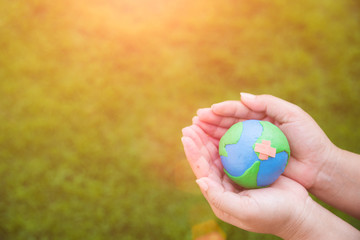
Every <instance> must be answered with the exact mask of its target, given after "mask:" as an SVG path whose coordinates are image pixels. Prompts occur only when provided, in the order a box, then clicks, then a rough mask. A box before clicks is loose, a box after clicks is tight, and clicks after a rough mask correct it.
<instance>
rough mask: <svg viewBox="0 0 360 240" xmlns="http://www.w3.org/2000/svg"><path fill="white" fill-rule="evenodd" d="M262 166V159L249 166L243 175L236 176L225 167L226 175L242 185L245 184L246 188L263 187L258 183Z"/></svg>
mask: <svg viewBox="0 0 360 240" xmlns="http://www.w3.org/2000/svg"><path fill="white" fill-rule="evenodd" d="M259 168H260V161H256V162H254V164H253V165H252V166H251V167H250V168H248V169H247V170H246V171H245V172H244V173H243V175H241V176H238V177H234V176H231V175H230V174H229V173H228V172H227V171H226V170H225V169H224V171H225V173H226V175H228V176H229V178H230V179H231V180H233V181H234V182H236V183H237V184H239V185H240V186H243V187H245V188H261V187H260V186H258V185H257V176H258V172H259Z"/></svg>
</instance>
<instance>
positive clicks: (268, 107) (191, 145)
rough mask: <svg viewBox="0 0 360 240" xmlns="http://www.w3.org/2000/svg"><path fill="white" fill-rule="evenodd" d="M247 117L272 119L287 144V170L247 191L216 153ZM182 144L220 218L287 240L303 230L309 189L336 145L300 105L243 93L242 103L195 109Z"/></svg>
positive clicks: (310, 208) (308, 210)
mask: <svg viewBox="0 0 360 240" xmlns="http://www.w3.org/2000/svg"><path fill="white" fill-rule="evenodd" d="M248 119H258V120H266V121H270V122H272V123H274V124H275V125H277V126H278V127H279V128H280V129H281V130H282V131H283V132H284V134H285V135H286V137H287V138H288V141H289V144H290V149H291V157H290V159H289V163H288V165H287V167H286V169H285V172H284V173H283V175H282V176H280V177H279V179H278V180H277V181H276V182H275V183H273V184H272V185H271V186H269V187H267V188H263V189H254V190H246V189H242V188H240V187H239V186H237V185H235V184H233V183H232V182H231V180H230V179H229V178H228V177H227V176H226V175H225V174H224V171H223V168H222V165H221V161H220V157H219V153H218V143H219V140H220V138H221V137H222V136H223V135H224V133H225V132H226V131H227V130H228V129H229V127H231V126H232V125H233V124H235V123H236V122H239V121H244V120H248ZM182 142H183V145H184V149H185V154H186V157H187V159H188V161H189V163H190V165H191V168H192V170H193V172H194V174H195V176H196V178H197V183H198V185H199V186H200V189H201V191H202V193H203V195H204V196H205V198H206V199H207V201H208V202H209V204H210V206H211V208H212V209H213V211H214V213H215V215H216V216H217V217H219V218H220V219H221V220H223V221H225V222H228V223H230V224H232V225H235V226H237V227H239V228H242V229H245V230H248V231H254V232H260V233H271V234H275V235H278V236H280V237H283V238H287V239H291V238H294V239H295V238H300V237H301V236H303V237H304V236H305V235H306V234H307V233H306V231H307V230H306V228H302V227H301V226H302V225H304V222H306V219H307V218H308V215H309V214H311V212H313V208H314V206H315V203H314V201H313V200H312V199H311V198H310V196H309V194H308V191H307V190H309V191H311V189H312V188H316V187H317V186H316V185H317V182H318V177H319V174H320V173H321V171H322V169H323V168H324V167H325V165H326V164H327V159H329V158H330V157H331V156H332V155H333V154H334V153H335V152H336V149H337V148H336V147H335V146H334V145H333V144H332V143H331V141H330V140H329V139H328V138H327V136H326V135H325V133H324V132H323V131H322V130H321V128H320V127H319V126H318V125H317V124H316V122H315V121H314V120H313V119H312V118H311V117H310V116H309V115H308V114H307V113H305V112H304V111H303V110H302V109H301V108H299V107H298V106H296V105H294V104H291V103H289V102H286V101H284V100H281V99H279V98H276V97H273V96H269V95H259V96H254V95H251V94H241V101H226V102H222V103H218V104H214V105H212V106H211V108H205V109H199V110H198V112H197V116H196V117H194V118H193V125H191V126H189V127H186V128H184V129H183V137H182ZM302 229H304V231H303V232H302Z"/></svg>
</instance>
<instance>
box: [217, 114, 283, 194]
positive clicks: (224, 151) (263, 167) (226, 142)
mask: <svg viewBox="0 0 360 240" xmlns="http://www.w3.org/2000/svg"><path fill="white" fill-rule="evenodd" d="M219 154H220V158H221V162H222V164H223V167H224V171H225V173H226V174H227V175H228V176H229V177H230V179H231V180H233V181H234V182H235V183H237V184H238V185H240V186H242V187H244V188H261V187H266V186H268V185H270V184H272V183H273V182H275V180H276V179H277V178H278V177H279V176H280V175H281V174H282V173H283V172H284V170H285V167H286V165H287V162H288V159H289V157H290V147H289V143H288V141H287V139H286V137H285V135H284V133H283V132H282V131H281V130H280V129H279V128H278V127H277V126H275V125H274V124H272V123H270V122H267V121H259V120H247V121H244V122H239V123H236V124H234V125H233V126H231V127H230V128H229V130H228V131H227V132H226V133H225V134H224V136H223V137H222V138H221V139H220V142H219Z"/></svg>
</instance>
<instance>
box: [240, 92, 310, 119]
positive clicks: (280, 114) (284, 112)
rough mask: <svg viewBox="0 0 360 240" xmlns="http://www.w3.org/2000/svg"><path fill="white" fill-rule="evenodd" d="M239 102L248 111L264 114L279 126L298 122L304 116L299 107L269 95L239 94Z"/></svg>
mask: <svg viewBox="0 0 360 240" xmlns="http://www.w3.org/2000/svg"><path fill="white" fill-rule="evenodd" d="M241 102H242V103H243V104H244V105H246V106H247V107H248V108H249V109H250V110H252V111H254V112H257V113H263V114H266V115H267V116H269V117H271V118H273V119H274V120H276V121H278V122H279V123H280V124H282V123H287V122H293V121H296V120H299V119H301V117H302V116H303V115H304V111H302V109H301V108H300V107H298V106H296V105H294V104H292V103H290V102H287V101H285V100H282V99H280V98H277V97H274V96H271V95H258V96H256V95H252V94H249V93H241Z"/></svg>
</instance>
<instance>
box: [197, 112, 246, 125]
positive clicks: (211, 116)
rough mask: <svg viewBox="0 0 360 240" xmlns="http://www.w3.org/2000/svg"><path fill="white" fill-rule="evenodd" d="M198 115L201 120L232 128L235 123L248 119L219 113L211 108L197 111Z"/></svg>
mask: <svg viewBox="0 0 360 240" xmlns="http://www.w3.org/2000/svg"><path fill="white" fill-rule="evenodd" d="M197 115H198V117H199V120H200V121H203V122H206V123H209V124H212V125H216V126H219V127H224V128H230V127H231V126H232V125H234V124H235V123H237V122H240V121H243V120H246V119H239V118H234V117H225V116H220V115H217V114H215V113H214V112H213V111H212V110H211V108H202V109H199V110H198V111H197Z"/></svg>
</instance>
